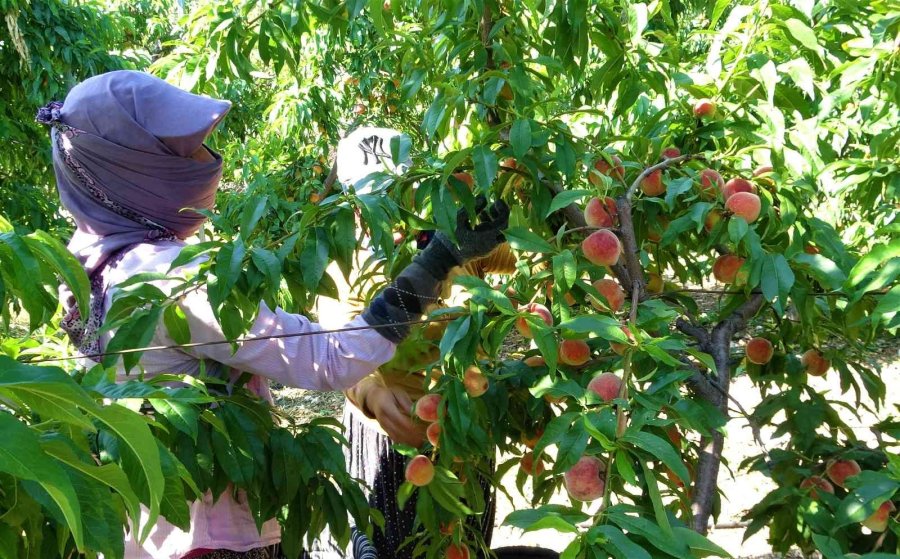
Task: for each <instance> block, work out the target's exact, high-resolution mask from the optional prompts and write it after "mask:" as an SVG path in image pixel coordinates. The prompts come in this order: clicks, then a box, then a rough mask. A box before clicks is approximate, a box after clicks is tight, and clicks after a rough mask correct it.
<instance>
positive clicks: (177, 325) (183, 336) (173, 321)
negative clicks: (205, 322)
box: [163, 305, 191, 344]
mask: <svg viewBox="0 0 900 559" xmlns="http://www.w3.org/2000/svg"><path fill="white" fill-rule="evenodd" d="M163 324H164V325H165V327H166V332H168V333H169V337H170V338H172V340H173V341H174V342H175V343H176V344H188V343H190V342H191V328H190V326H189V325H188V321H187V316H185V314H184V310H182V308H181V307H179V306H178V305H167V306H166V308H165V310H164V311H163Z"/></svg>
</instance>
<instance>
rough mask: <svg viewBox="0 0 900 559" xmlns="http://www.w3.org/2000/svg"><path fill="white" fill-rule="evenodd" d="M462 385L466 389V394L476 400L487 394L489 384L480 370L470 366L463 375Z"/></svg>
mask: <svg viewBox="0 0 900 559" xmlns="http://www.w3.org/2000/svg"><path fill="white" fill-rule="evenodd" d="M463 385H464V386H465V387H466V393H467V394H468V395H469V396H471V397H472V398H477V397H479V396H481V395H482V394H484V393H485V392H487V390H488V386H489V383H488V379H487V377H486V376H484V373H482V372H481V369H479V368H478V367H476V366H474V365H472V366H471V367H469V368H468V369H466V372H465V374H464V375H463Z"/></svg>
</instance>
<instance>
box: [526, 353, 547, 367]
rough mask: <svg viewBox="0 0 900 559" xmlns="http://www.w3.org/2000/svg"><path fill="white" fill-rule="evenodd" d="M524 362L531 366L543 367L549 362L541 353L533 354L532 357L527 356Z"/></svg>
mask: <svg viewBox="0 0 900 559" xmlns="http://www.w3.org/2000/svg"><path fill="white" fill-rule="evenodd" d="M522 363H525V364H526V365H528V366H529V367H543V366H544V365H546V364H547V361H545V360H544V358H543V357H541V356H540V355H532V356H531V357H526V358H525V359H524V360H523V361H522Z"/></svg>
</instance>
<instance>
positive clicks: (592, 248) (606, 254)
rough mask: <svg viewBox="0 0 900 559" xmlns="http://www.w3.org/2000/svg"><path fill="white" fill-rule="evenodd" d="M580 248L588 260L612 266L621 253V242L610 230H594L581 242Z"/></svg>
mask: <svg viewBox="0 0 900 559" xmlns="http://www.w3.org/2000/svg"><path fill="white" fill-rule="evenodd" d="M581 250H582V251H584V256H585V258H587V259H588V260H589V261H590V262H592V263H594V264H597V265H599V266H612V265H613V264H615V263H616V262H618V261H619V257H620V256H621V255H622V243H621V242H620V241H619V238H618V237H616V235H615V233H613V232H612V231H609V230H606V229H601V230H600V231H594V232H593V233H591V234H590V235H588V237H587V238H586V239H585V240H584V241H583V242H582V243H581Z"/></svg>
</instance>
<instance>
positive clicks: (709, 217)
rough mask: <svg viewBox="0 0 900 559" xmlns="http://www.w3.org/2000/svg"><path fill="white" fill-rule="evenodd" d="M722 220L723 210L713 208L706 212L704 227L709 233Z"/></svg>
mask: <svg viewBox="0 0 900 559" xmlns="http://www.w3.org/2000/svg"><path fill="white" fill-rule="evenodd" d="M720 221H722V212H720V211H719V210H717V209H715V208H713V209H711V210H709V213H708V214H706V219H705V220H704V221H703V228H704V229H706V232H707V233H709V232H711V231H712V230H713V228H714V227H715V226H716V224H718V223H719V222H720Z"/></svg>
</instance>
